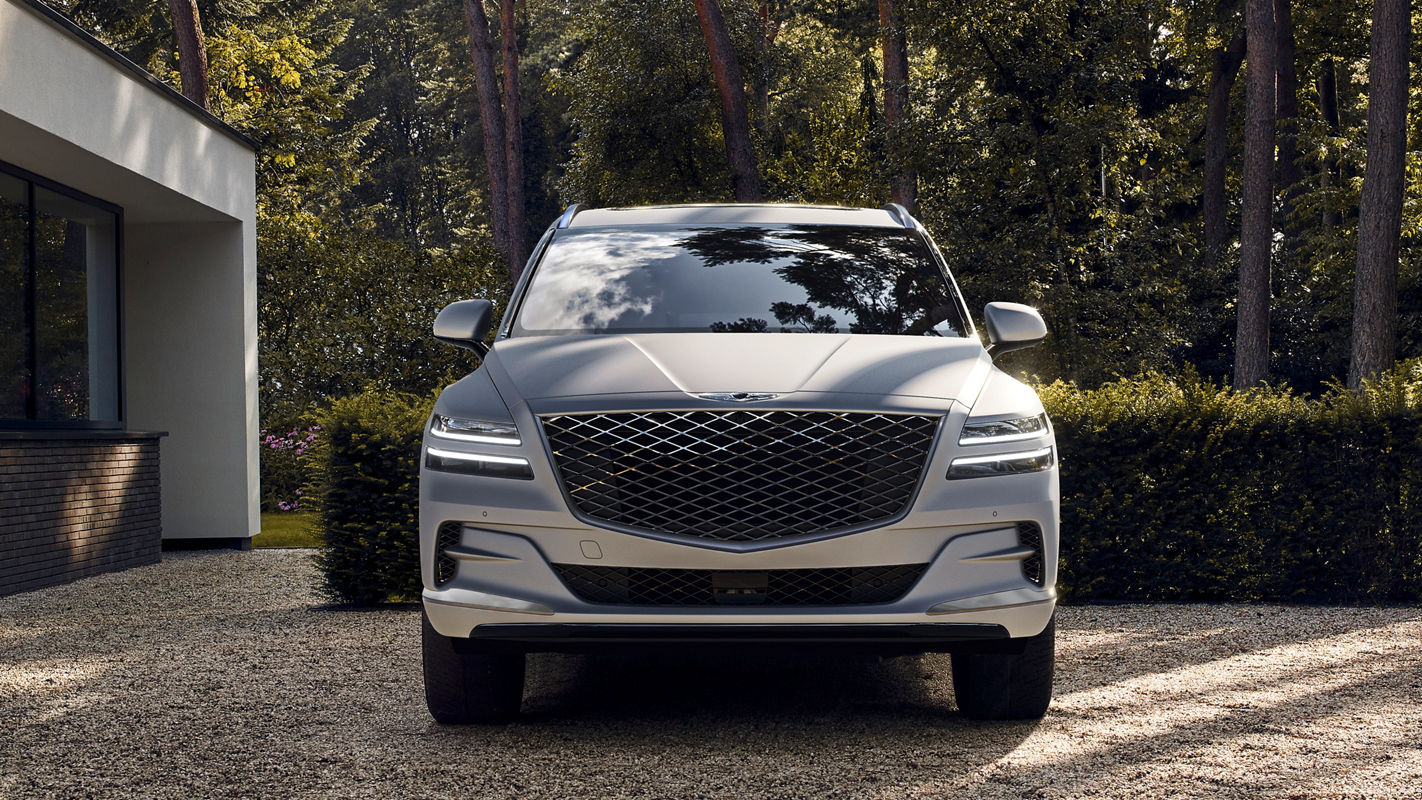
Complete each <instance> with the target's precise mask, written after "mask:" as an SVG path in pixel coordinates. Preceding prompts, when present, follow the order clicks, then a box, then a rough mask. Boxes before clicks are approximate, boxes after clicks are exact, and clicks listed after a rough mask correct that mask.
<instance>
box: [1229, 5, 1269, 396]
mask: <svg viewBox="0 0 1422 800" xmlns="http://www.w3.org/2000/svg"><path fill="white" fill-rule="evenodd" d="M1244 25H1245V28H1246V30H1247V32H1248V33H1247V35H1248V37H1249V44H1248V47H1249V56H1248V65H1247V70H1246V73H1245V104H1244V196H1243V198H1242V201H1241V206H1242V208H1241V220H1240V226H1239V227H1240V231H1239V301H1238V303H1237V304H1236V306H1235V313H1236V314H1237V315H1238V316H1237V318H1236V323H1235V337H1234V385H1235V386H1236V387H1239V388H1244V387H1247V386H1252V385H1254V384H1256V383H1260V382H1262V381H1263V380H1264V379H1265V378H1267V377H1268V375H1269V292H1270V288H1269V283H1270V282H1269V271H1270V256H1271V250H1272V248H1273V244H1274V101H1275V97H1274V74H1275V63H1274V62H1275V59H1274V5H1273V3H1272V2H1271V0H1245V4H1244Z"/></svg>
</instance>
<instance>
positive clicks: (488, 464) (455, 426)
mask: <svg viewBox="0 0 1422 800" xmlns="http://www.w3.org/2000/svg"><path fill="white" fill-rule="evenodd" d="M430 435H432V436H435V437H438V438H440V439H449V440H451V441H456V442H470V443H473V444H496V445H504V446H506V447H517V446H519V445H521V444H523V440H522V439H520V438H519V435H518V426H516V425H514V424H513V423H512V422H488V421H485V420H477V419H458V418H455V417H446V416H443V415H441V414H435V415H434V419H432V420H431V421H430ZM425 467H427V468H429V469H435V470H440V471H442V472H457V473H460V474H462V475H479V476H483V477H489V478H521V479H523V480H532V479H533V467H532V466H530V465H529V463H528V459H526V458H523V457H521V456H503V455H494V454H492V453H467V452H463V451H460V450H445V449H443V448H439V447H426V448H425Z"/></svg>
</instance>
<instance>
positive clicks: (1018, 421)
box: [958, 414, 1050, 445]
mask: <svg viewBox="0 0 1422 800" xmlns="http://www.w3.org/2000/svg"><path fill="white" fill-rule="evenodd" d="M1049 430H1050V428H1049V427H1048V424H1047V415H1046V414H1035V415H1033V416H1030V417H1017V418H1015V419H994V420H976V419H971V418H970V419H968V421H967V422H964V423H963V432H962V434H960V435H959V436H958V444H959V445H971V444H1005V443H1007V442H1022V441H1026V440H1028V439H1036V438H1039V437H1042V436H1046V435H1047V432H1048V431H1049Z"/></svg>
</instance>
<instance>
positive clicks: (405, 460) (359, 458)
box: [307, 391, 434, 605]
mask: <svg viewBox="0 0 1422 800" xmlns="http://www.w3.org/2000/svg"><path fill="white" fill-rule="evenodd" d="M433 404H434V398H433V397H428V398H424V397H416V396H413V395H405V394H395V393H377V392H372V391H367V392H363V393H361V394H358V395H355V396H353V397H348V398H344V399H341V400H337V401H335V402H333V403H332V404H331V407H330V410H329V411H327V412H326V413H325V414H324V415H323V416H322V418H321V431H322V433H323V434H324V435H323V436H322V437H321V438H320V439H319V440H318V444H317V446H316V449H315V451H314V453H315V455H316V459H315V464H314V467H313V469H312V481H311V485H310V491H308V492H307V495H308V496H309V497H311V498H312V500H314V506H315V511H316V530H317V533H318V535H319V536H320V538H321V543H322V548H321V553H320V555H319V556H318V557H317V565H318V568H319V569H320V571H321V575H322V579H323V582H324V584H325V588H326V590H327V592H328V593H329V594H330V595H331V596H333V597H334V598H336V599H337V600H339V601H341V602H344V603H354V604H360V605H368V604H372V603H381V602H385V601H388V600H414V599H417V598H418V597H419V594H420V568H419V564H420V556H419V550H420V542H419V499H420V492H419V477H420V469H419V455H420V436H421V432H422V431H423V428H424V424H425V420H426V419H428V418H429V413H430V409H431V407H432V406H433Z"/></svg>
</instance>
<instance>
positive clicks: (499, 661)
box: [420, 609, 524, 725]
mask: <svg viewBox="0 0 1422 800" xmlns="http://www.w3.org/2000/svg"><path fill="white" fill-rule="evenodd" d="M420 623H421V627H420V644H421V650H422V652H423V656H424V665H425V704H426V705H428V706H429V709H430V716H432V717H434V718H435V721H436V722H440V723H442V724H445V725H468V724H470V723H499V722H508V721H509V720H511V719H513V718H514V717H515V716H517V715H518V709H519V706H520V705H521V704H522V703H523V671H524V656H523V654H522V653H508V652H481V651H479V650H476V649H472V648H470V647H469V644H470V643H469V642H468V641H467V640H465V641H457V640H456V639H454V638H452V637H449V636H444V635H441V634H440V632H439V631H436V630H435V629H434V626H433V625H431V624H430V618H429V615H427V614H425V613H424V610H423V609H422V610H421V611H420Z"/></svg>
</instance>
